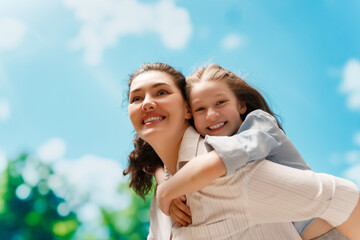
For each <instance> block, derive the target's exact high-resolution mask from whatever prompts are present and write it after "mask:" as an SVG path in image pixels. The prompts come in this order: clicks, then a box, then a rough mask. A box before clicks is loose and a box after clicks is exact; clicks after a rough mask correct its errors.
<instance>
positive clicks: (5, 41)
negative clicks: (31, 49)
mask: <svg viewBox="0 0 360 240" xmlns="http://www.w3.org/2000/svg"><path fill="white" fill-rule="evenodd" d="M25 33H26V25H25V24H24V23H23V22H22V21H20V20H18V19H15V18H0V36H1V37H0V51H2V50H13V49H15V48H17V47H18V46H20V44H21V43H22V41H23V39H24V36H25Z"/></svg>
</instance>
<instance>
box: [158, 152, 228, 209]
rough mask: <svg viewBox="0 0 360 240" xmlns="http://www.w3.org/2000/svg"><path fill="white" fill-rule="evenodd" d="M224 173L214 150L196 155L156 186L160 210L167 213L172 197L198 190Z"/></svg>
mask: <svg viewBox="0 0 360 240" xmlns="http://www.w3.org/2000/svg"><path fill="white" fill-rule="evenodd" d="M225 173H226V168H225V165H224V163H223V161H222V160H221V158H220V156H219V155H218V154H217V153H216V152H215V151H211V152H209V153H207V154H204V155H200V156H197V157H196V158H194V159H192V160H191V161H190V162H188V163H187V164H186V165H185V166H184V167H182V168H181V169H180V170H179V171H178V172H177V173H176V174H175V175H174V176H173V177H172V178H170V179H169V180H168V181H166V182H165V183H163V184H160V185H159V186H158V188H157V198H156V199H157V201H158V205H159V207H160V209H161V211H163V212H164V213H165V214H166V215H169V214H170V212H169V209H170V204H171V200H172V199H174V198H177V197H179V196H182V195H185V194H187V193H191V192H195V191H198V190H200V189H202V188H204V187H206V186H207V185H209V184H210V183H211V182H212V181H214V180H215V179H217V178H218V177H221V176H222V175H224V174H225Z"/></svg>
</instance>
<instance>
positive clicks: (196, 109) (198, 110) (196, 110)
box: [195, 107, 205, 112]
mask: <svg viewBox="0 0 360 240" xmlns="http://www.w3.org/2000/svg"><path fill="white" fill-rule="evenodd" d="M203 110H205V108H204V107H199V108H195V112H200V111H203Z"/></svg>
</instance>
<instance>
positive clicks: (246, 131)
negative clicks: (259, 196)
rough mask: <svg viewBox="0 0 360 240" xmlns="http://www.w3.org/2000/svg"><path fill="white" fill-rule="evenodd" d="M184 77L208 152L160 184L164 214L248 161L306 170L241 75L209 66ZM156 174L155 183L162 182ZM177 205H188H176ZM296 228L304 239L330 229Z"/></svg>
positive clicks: (318, 225)
mask: <svg viewBox="0 0 360 240" xmlns="http://www.w3.org/2000/svg"><path fill="white" fill-rule="evenodd" d="M186 81H187V86H186V92H187V98H188V102H189V104H190V107H191V111H192V114H193V120H194V125H195V128H196V130H197V131H198V132H199V133H200V134H201V135H202V136H204V137H205V136H206V137H205V143H206V146H207V148H208V150H209V151H210V153H208V154H207V155H202V156H200V157H197V158H195V159H193V160H192V161H191V162H190V163H189V164H187V165H186V166H185V167H183V168H182V169H181V170H180V171H179V172H177V173H176V175H175V176H174V177H173V178H172V179H171V180H170V181H168V182H165V183H164V184H160V185H159V188H158V190H157V196H158V197H157V200H158V204H159V206H160V207H161V209H162V210H163V212H164V213H165V214H168V215H169V213H170V212H169V208H170V200H172V198H175V197H179V196H181V195H183V194H186V193H190V192H194V191H198V190H200V189H202V188H203V187H205V186H207V185H208V184H210V183H211V182H212V181H213V180H215V179H216V178H218V177H220V176H222V175H224V174H225V173H226V174H227V175H228V174H231V173H233V172H235V171H236V170H238V169H239V168H241V167H243V166H244V165H245V164H246V163H248V162H250V161H254V160H258V159H263V158H266V159H268V160H271V161H273V162H276V163H279V164H282V165H286V166H290V167H294V168H297V169H302V170H310V167H309V166H308V165H307V164H306V162H305V161H304V159H303V158H302V157H301V155H300V154H299V153H298V151H297V150H296V148H295V147H294V145H293V144H292V143H291V142H290V140H289V139H288V138H287V136H286V135H285V134H284V132H283V131H282V127H281V124H280V123H279V122H278V121H277V119H276V117H275V114H274V113H273V112H272V111H271V109H270V108H269V106H268V104H267V103H266V101H265V99H264V98H263V97H262V95H261V94H260V93H259V92H258V91H257V90H256V89H254V88H253V87H251V86H250V85H248V84H247V83H246V82H245V81H244V80H242V79H241V78H240V77H238V76H237V75H235V74H233V73H232V72H230V71H228V70H226V69H223V68H221V67H220V66H218V65H216V64H211V65H209V66H207V67H205V68H199V69H197V70H196V71H195V72H194V73H193V74H191V75H190V76H189V77H187V79H186ZM228 136H232V137H228ZM212 150H215V151H212ZM188 160H190V159H188ZM159 172H161V170H159ZM159 175H160V174H156V179H157V181H158V182H163V180H162V179H160V177H159ZM170 196H171V197H170ZM178 202H179V201H178ZM176 206H179V207H181V208H182V209H186V208H184V207H183V206H180V205H179V203H177V204H176ZM176 206H175V208H176ZM294 226H295V228H296V229H297V231H298V232H299V234H300V235H302V237H303V239H312V238H314V237H318V236H321V235H323V234H324V233H326V232H328V231H330V230H331V229H332V228H333V227H332V226H331V225H329V224H328V223H327V222H326V221H324V220H321V219H316V220H315V221H314V219H311V220H308V221H303V222H295V223H294ZM305 230H306V231H305ZM333 234H335V232H334V233H333Z"/></svg>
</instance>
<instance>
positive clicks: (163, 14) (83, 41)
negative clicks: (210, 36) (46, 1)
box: [63, 0, 192, 65]
mask: <svg viewBox="0 0 360 240" xmlns="http://www.w3.org/2000/svg"><path fill="white" fill-rule="evenodd" d="M63 2H64V4H65V6H66V7H68V8H69V9H72V10H73V11H74V12H75V17H76V18H77V19H78V20H79V21H81V22H82V23H83V26H82V28H81V30H80V32H79V34H78V36H76V37H75V38H74V39H73V40H72V41H71V43H70V46H71V47H72V48H74V49H82V48H84V50H85V61H86V62H87V63H88V64H91V65H96V64H98V63H100V62H101V60H102V54H103V51H104V50H105V49H106V48H108V47H110V46H113V45H115V44H116V43H117V42H118V40H119V39H120V38H121V37H123V36H126V35H129V34H135V35H141V34H143V33H148V32H155V33H157V34H159V35H160V37H161V39H162V41H163V43H164V44H165V46H166V47H168V48H170V49H181V48H183V47H184V46H185V45H186V43H187V42H188V40H189V38H190V35H191V33H192V26H191V22H190V16H189V13H188V12H187V11H186V10H185V9H183V8H180V7H177V6H175V4H174V1H173V0H161V1H159V2H157V3H155V4H153V5H151V4H146V3H141V2H139V1H137V0H92V1H87V0H63Z"/></svg>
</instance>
